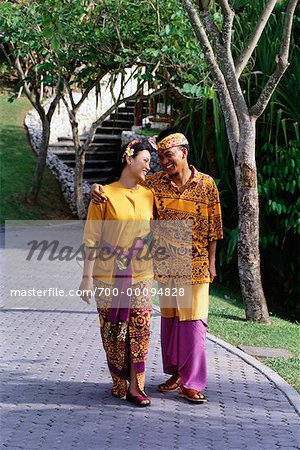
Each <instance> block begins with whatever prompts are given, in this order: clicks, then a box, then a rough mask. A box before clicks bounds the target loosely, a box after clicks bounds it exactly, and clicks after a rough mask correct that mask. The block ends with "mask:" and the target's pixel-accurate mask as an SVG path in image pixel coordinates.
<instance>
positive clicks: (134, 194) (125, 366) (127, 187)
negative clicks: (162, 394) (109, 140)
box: [80, 140, 154, 406]
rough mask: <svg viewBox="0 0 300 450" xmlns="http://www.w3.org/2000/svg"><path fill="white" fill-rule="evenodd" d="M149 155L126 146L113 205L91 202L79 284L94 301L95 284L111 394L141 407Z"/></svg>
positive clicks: (143, 147) (140, 144)
mask: <svg viewBox="0 0 300 450" xmlns="http://www.w3.org/2000/svg"><path fill="white" fill-rule="evenodd" d="M150 151H151V146H150V144H149V142H148V141H141V140H135V141H132V142H131V143H130V144H128V145H127V146H126V147H125V148H123V149H122V151H121V154H120V157H119V160H118V162H117V165H116V168H115V178H117V179H118V181H115V182H113V183H111V184H108V185H107V186H106V188H105V189H106V194H107V197H108V201H107V202H106V203H102V204H99V205H95V204H94V203H90V205H89V209H88V216H87V221H86V226H85V230H84V238H83V244H84V245H85V247H86V255H85V263H84V270H83V278H82V282H81V285H80V290H81V291H82V296H81V298H82V299H83V300H85V301H87V302H88V303H89V301H90V298H91V291H92V289H93V281H94V287H95V299H96V302H97V309H98V313H99V319H100V327H101V337H102V342H103V346H104V349H105V352H106V356H107V362H108V366H109V370H110V373H111V376H112V381H113V387H112V395H113V396H115V397H120V398H121V397H124V396H125V395H126V399H127V400H128V401H130V402H132V403H134V404H136V405H138V406H148V405H150V403H151V402H150V399H149V397H148V396H147V395H146V393H145V391H144V384H145V362H146V358H147V353H148V346H149V335H150V333H149V328H150V316H151V286H152V280H153V272H152V263H151V260H150V259H149V257H148V255H149V248H148V245H147V242H148V241H149V236H150V220H151V219H153V207H154V197H153V194H152V192H151V191H150V190H148V189H146V188H144V187H143V186H141V185H140V184H138V183H139V182H140V181H143V180H144V179H145V176H146V174H147V172H148V171H149V169H150V158H151V156H150ZM84 291H86V292H84ZM87 291H89V292H87ZM127 381H129V387H128V390H127Z"/></svg>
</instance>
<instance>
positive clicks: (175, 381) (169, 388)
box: [157, 375, 181, 392]
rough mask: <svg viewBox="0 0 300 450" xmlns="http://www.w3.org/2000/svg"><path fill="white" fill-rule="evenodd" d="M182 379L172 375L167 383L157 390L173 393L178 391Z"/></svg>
mask: <svg viewBox="0 0 300 450" xmlns="http://www.w3.org/2000/svg"><path fill="white" fill-rule="evenodd" d="M180 383H181V378H180V377H178V376H175V375H172V376H171V378H169V379H168V380H167V381H166V382H165V383H162V384H160V385H159V386H158V388H157V390H158V391H159V392H173V391H177V389H178V388H179V387H180Z"/></svg>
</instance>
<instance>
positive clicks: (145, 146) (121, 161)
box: [106, 139, 152, 183]
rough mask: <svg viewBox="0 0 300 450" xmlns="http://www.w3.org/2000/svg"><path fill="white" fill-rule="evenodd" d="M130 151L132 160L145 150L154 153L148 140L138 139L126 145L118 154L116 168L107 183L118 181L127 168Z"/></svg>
mask: <svg viewBox="0 0 300 450" xmlns="http://www.w3.org/2000/svg"><path fill="white" fill-rule="evenodd" d="M127 149H130V150H132V151H133V153H132V152H130V153H132V154H130V156H131V158H135V157H136V156H137V155H138V154H139V152H142V151H143V150H148V152H149V153H151V151H152V147H151V145H150V143H149V141H148V139H136V140H134V141H132V142H129V143H128V144H126V145H124V146H123V147H122V148H121V151H120V152H119V154H118V157H117V160H116V162H115V164H114V167H113V168H112V171H111V173H110V174H109V176H108V178H107V180H106V183H113V182H114V181H118V180H119V178H120V176H121V173H122V170H123V169H124V167H125V166H126V164H127V163H126V153H125V152H126V150H127Z"/></svg>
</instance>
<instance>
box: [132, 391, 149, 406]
mask: <svg viewBox="0 0 300 450" xmlns="http://www.w3.org/2000/svg"><path fill="white" fill-rule="evenodd" d="M126 400H127V401H128V402H130V403H133V404H134V405H136V406H139V407H140V408H143V407H145V406H150V404H151V400H150V398H149V397H147V395H146V394H145V395H142V394H140V395H132V394H131V393H130V392H129V391H127V394H126Z"/></svg>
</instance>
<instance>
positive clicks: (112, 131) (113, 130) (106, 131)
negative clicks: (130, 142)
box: [97, 127, 130, 139]
mask: <svg viewBox="0 0 300 450" xmlns="http://www.w3.org/2000/svg"><path fill="white" fill-rule="evenodd" d="M124 130H129V131H130V128H128V127H125V128H117V127H100V128H97V138H98V136H99V134H101V135H102V136H103V135H104V136H106V139H108V138H107V136H110V135H112V136H113V135H117V136H118V135H119V136H120V137H121V133H122V131H124Z"/></svg>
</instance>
